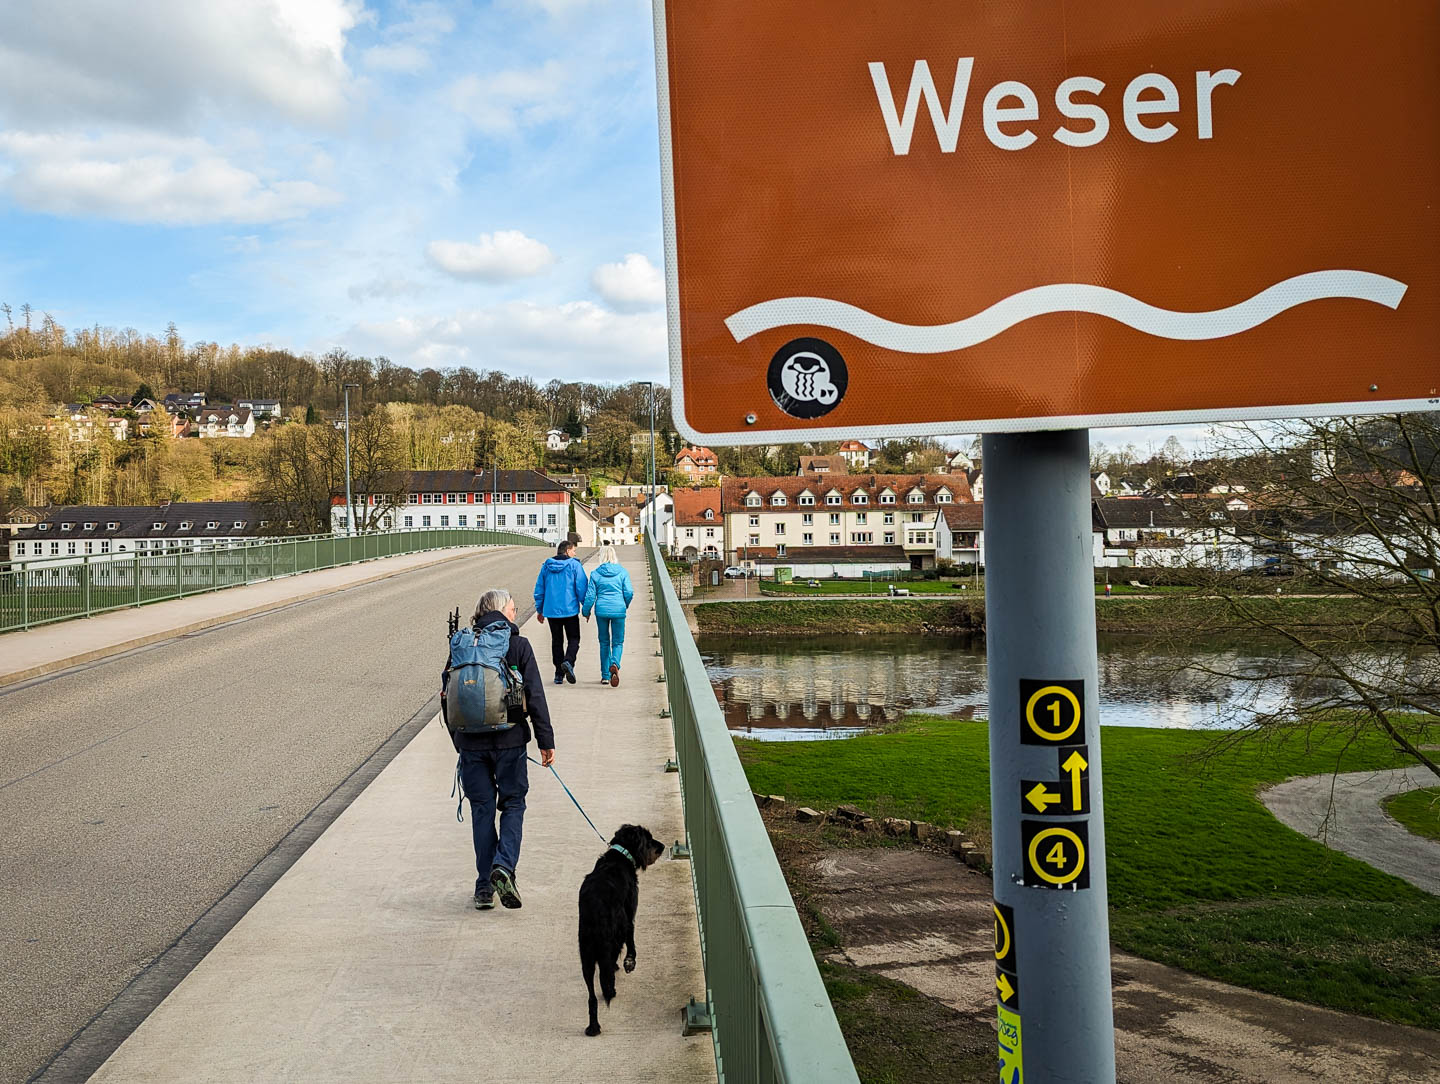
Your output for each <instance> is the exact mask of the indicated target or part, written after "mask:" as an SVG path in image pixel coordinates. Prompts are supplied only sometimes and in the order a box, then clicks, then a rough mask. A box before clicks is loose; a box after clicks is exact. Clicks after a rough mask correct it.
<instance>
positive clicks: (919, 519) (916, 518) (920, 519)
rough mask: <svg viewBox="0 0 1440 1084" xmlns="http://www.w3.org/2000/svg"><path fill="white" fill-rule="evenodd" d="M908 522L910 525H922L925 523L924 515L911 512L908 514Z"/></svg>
mask: <svg viewBox="0 0 1440 1084" xmlns="http://www.w3.org/2000/svg"><path fill="white" fill-rule="evenodd" d="M910 522H911V523H924V522H925V513H924V512H911V513H910Z"/></svg>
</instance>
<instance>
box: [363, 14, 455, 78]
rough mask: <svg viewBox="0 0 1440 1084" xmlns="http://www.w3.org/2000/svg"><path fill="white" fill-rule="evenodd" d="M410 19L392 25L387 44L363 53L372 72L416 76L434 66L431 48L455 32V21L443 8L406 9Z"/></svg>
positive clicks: (383, 42)
mask: <svg viewBox="0 0 1440 1084" xmlns="http://www.w3.org/2000/svg"><path fill="white" fill-rule="evenodd" d="M403 10H404V11H405V12H406V14H407V16H408V17H407V18H406V19H404V20H403V21H401V22H396V23H391V24H390V25H389V26H387V27H386V28H385V29H384V31H383V33H382V38H383V41H382V42H381V43H380V44H379V45H373V46H371V47H370V48H368V49H366V50H365V52H364V53H363V57H364V61H365V66H366V67H367V68H369V69H371V70H372V71H381V72H402V73H404V74H407V75H413V74H416V73H418V72H422V71H424V70H425V69H426V68H427V67H428V66H429V64H430V54H429V51H428V47H429V46H431V45H434V44H435V43H436V42H438V41H439V40H440V39H441V38H443V37H444V36H445V35H446V34H449V33H451V32H452V31H453V30H454V29H455V20H454V18H453V17H451V15H450V13H449V12H447V11H446V10H445V9H444V8H442V7H441V6H440V5H439V4H434V3H420V4H410V5H406V6H405V7H404V8H403Z"/></svg>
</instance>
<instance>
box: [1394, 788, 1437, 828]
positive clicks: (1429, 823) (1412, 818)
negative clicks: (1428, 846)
mask: <svg viewBox="0 0 1440 1084" xmlns="http://www.w3.org/2000/svg"><path fill="white" fill-rule="evenodd" d="M1384 805H1385V812H1386V813H1389V814H1390V816H1392V817H1394V818H1395V819H1396V820H1397V821H1399V822H1400V823H1401V824H1403V825H1404V826H1405V827H1406V828H1408V829H1410V831H1412V832H1414V833H1415V834H1416V835H1417V836H1424V837H1425V838H1426V839H1435V840H1440V787H1426V788H1425V789H1423V790H1407V791H1406V792H1405V793H1404V794H1397V795H1395V796H1394V797H1393V798H1387V799H1385V803H1384Z"/></svg>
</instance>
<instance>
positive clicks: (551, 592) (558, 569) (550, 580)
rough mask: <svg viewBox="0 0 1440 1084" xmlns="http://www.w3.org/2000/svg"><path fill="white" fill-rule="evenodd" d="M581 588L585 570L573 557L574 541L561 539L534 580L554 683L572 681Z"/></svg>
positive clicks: (582, 589) (578, 626) (582, 590)
mask: <svg viewBox="0 0 1440 1084" xmlns="http://www.w3.org/2000/svg"><path fill="white" fill-rule="evenodd" d="M585 587H586V579H585V570H584V569H583V568H582V567H580V562H579V561H577V560H576V559H575V543H574V542H569V541H566V542H561V543H560V545H558V546H556V547H555V556H554V557H547V558H545V563H544V564H543V565H541V566H540V575H539V576H538V577H537V578H536V580H535V614H536V616H537V617H539V619H540V624H542V625H543V624H545V623H546V622H547V621H548V622H549V623H550V661H551V662H553V663H554V664H555V684H556V685H559V684H560V683H561V682H562V681H568V682H569V683H570V684H571V685H574V684H575V658H576V656H578V655H579V654H580V602H581V600H582V599H583V598H584V597H585ZM567 640H568V643H567V642H566V641H567Z"/></svg>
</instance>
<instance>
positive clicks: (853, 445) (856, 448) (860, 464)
mask: <svg viewBox="0 0 1440 1084" xmlns="http://www.w3.org/2000/svg"><path fill="white" fill-rule="evenodd" d="M839 454H840V458H842V459H844V460H845V465H846V467H848V468H849V469H850V470H851V471H852V472H853V473H855V474H860V473H863V472H864V471H867V470H869V469H870V456H871V452H870V447H869V445H867V444H865V443H863V442H862V441H858V440H842V441H841V442H840V453H839Z"/></svg>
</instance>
